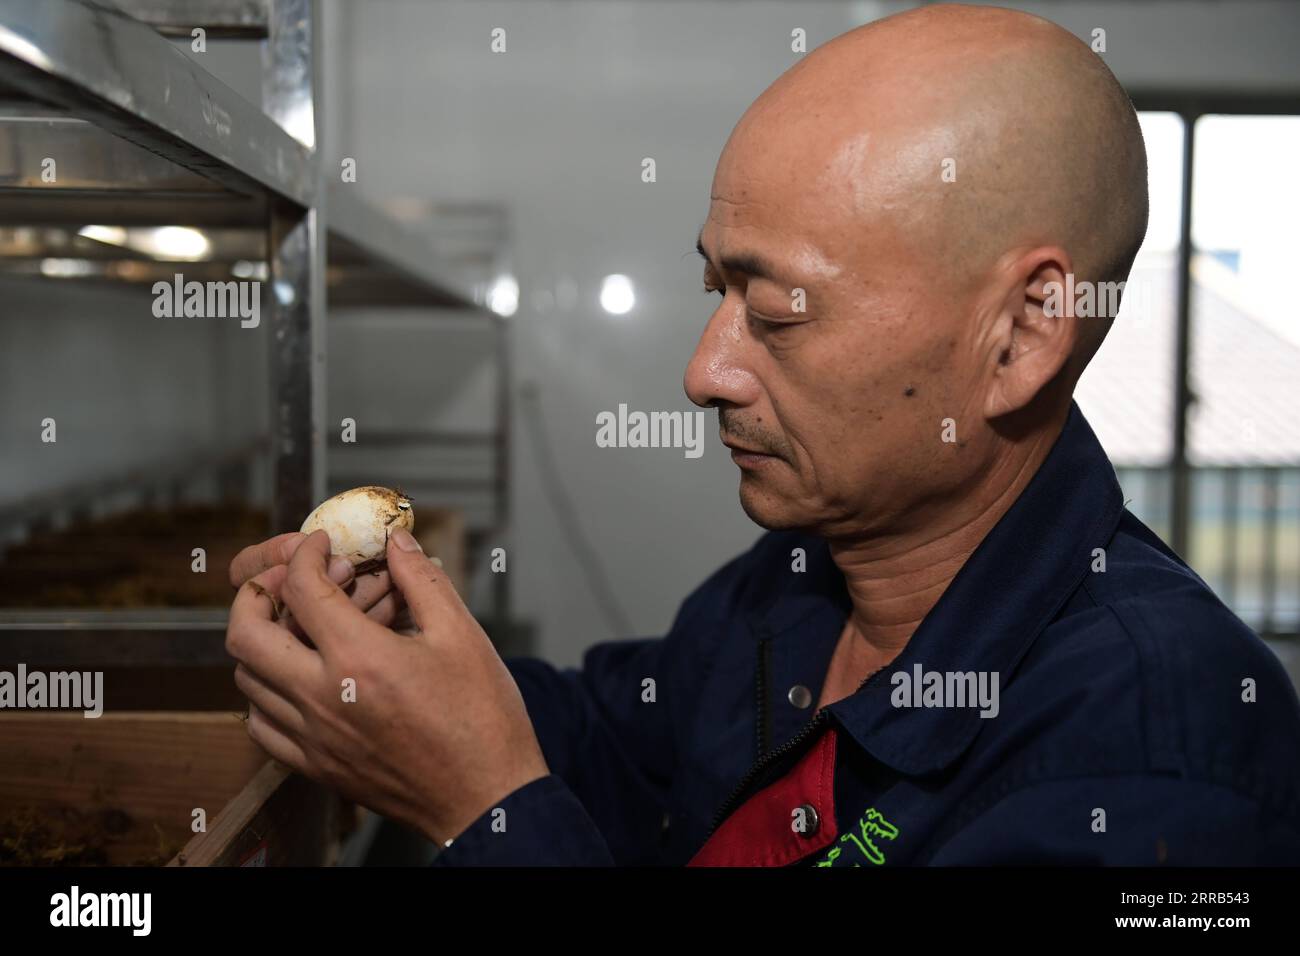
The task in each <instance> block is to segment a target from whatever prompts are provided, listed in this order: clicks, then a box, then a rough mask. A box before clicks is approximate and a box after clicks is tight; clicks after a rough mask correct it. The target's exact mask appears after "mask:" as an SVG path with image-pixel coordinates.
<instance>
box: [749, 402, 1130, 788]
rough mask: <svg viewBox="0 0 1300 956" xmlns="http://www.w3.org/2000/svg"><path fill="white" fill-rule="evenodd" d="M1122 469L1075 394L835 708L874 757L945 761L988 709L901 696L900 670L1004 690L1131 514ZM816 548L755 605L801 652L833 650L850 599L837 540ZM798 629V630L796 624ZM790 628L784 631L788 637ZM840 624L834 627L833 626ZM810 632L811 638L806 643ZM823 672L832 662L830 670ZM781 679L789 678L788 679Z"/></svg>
mask: <svg viewBox="0 0 1300 956" xmlns="http://www.w3.org/2000/svg"><path fill="white" fill-rule="evenodd" d="M1123 510H1124V505H1123V497H1122V494H1121V492H1120V488H1119V483H1118V481H1117V480H1116V477H1115V470H1114V468H1113V466H1112V465H1111V463H1110V460H1109V459H1108V458H1107V457H1106V453H1105V451H1104V450H1103V449H1102V447H1101V444H1100V443H1099V442H1098V441H1097V437H1096V435H1095V434H1094V433H1093V431H1092V428H1091V427H1090V426H1089V425H1088V422H1087V420H1086V419H1085V418H1084V417H1083V413H1082V412H1081V411H1080V410H1079V407H1078V405H1077V404H1076V403H1074V402H1071V403H1070V411H1069V415H1068V416H1067V419H1066V422H1065V425H1064V427H1063V428H1062V430H1061V434H1060V435H1059V436H1058V437H1057V440H1056V442H1055V444H1054V445H1053V446H1052V450H1051V451H1050V452H1049V453H1048V456H1047V458H1046V459H1045V460H1044V462H1043V464H1042V465H1041V466H1040V467H1039V470H1038V472H1037V473H1036V474H1035V475H1034V477H1033V478H1032V479H1030V482H1029V484H1028V485H1027V486H1026V487H1025V490H1024V491H1023V492H1022V493H1021V495H1020V497H1019V498H1018V499H1016V501H1015V503H1014V504H1013V505H1012V506H1011V508H1010V509H1008V511H1007V512H1006V514H1004V515H1003V516H1002V518H1001V519H1000V520H999V521H998V523H997V524H996V525H995V526H994V528H993V530H992V531H990V532H989V533H988V535H987V536H986V537H985V538H984V540H983V541H982V542H981V543H980V545H979V547H977V548H976V550H975V551H974V553H972V555H971V556H970V558H969V559H968V560H967V562H966V564H965V565H963V566H962V568H961V569H960V570H959V571H958V573H957V575H956V576H955V577H954V578H953V580H952V582H951V584H949V586H948V588H947V590H946V591H945V592H944V593H943V595H942V596H941V597H940V599H939V601H938V602H937V603H936V604H935V606H934V607H933V608H932V609H931V611H930V613H929V614H927V615H926V617H925V619H924V620H922V622H921V624H920V626H919V627H918V628H917V630H916V633H915V634H914V635H913V636H912V639H911V640H910V641H909V642H908V644H907V646H906V648H904V650H903V652H902V653H901V654H900V655H899V656H898V657H897V658H896V659H895V660H894V661H893V663H891V664H890V665H889V666H888V667H886V668H885V669H884V670H883V671H881V672H880V673H879V674H877V675H876V676H875V677H874V678H873V679H872V680H871V681H869V682H868V684H867V685H866V686H865V687H863V688H861V689H859V690H858V691H857V692H856V693H855V694H853V695H852V696H850V697H848V698H845V699H844V700H842V701H839V702H837V703H835V704H833V705H831V706H830V707H829V708H828V710H829V711H830V714H831V715H832V717H833V718H834V719H835V720H836V721H837V722H838V723H839V724H840V726H841V727H843V729H844V730H845V731H846V732H847V733H848V734H849V735H850V736H851V737H852V738H853V739H854V740H855V741H856V742H857V743H858V744H859V746H861V747H862V748H863V749H864V750H866V751H867V752H869V753H870V754H871V755H872V756H873V757H875V758H876V759H877V760H879V761H881V762H882V763H884V764H886V765H887V766H890V767H892V768H894V769H895V770H897V771H899V772H900V773H905V774H909V775H910V774H922V773H929V772H932V771H936V770H939V769H942V768H943V767H945V766H947V765H948V764H950V763H951V762H952V761H954V760H955V759H956V758H957V757H958V756H960V755H961V753H962V752H964V751H965V750H966V748H967V747H968V746H969V745H970V743H971V741H973V740H974V739H975V735H976V734H977V733H978V732H979V731H980V729H981V725H982V724H984V723H986V722H988V720H996V718H989V719H988V720H986V719H985V718H982V717H981V716H980V708H979V707H978V706H976V707H929V708H927V707H895V706H893V705H892V704H891V701H890V697H891V694H893V693H894V691H895V684H894V683H893V681H892V679H893V677H894V675H895V674H898V673H899V672H900V671H901V672H905V673H907V674H908V675H909V677H911V676H912V675H914V673H915V667H916V666H917V665H920V666H921V668H922V669H923V671H925V672H930V671H938V672H940V673H947V672H967V671H974V672H976V674H979V673H980V672H986V673H987V674H989V675H990V676H991V675H993V674H996V675H997V678H998V682H999V692H1002V691H1005V689H1006V687H1007V685H1008V684H1009V682H1010V680H1011V677H1012V674H1013V673H1014V671H1015V669H1016V666H1017V665H1018V664H1019V662H1020V660H1021V659H1022V658H1023V657H1024V656H1025V654H1026V653H1027V652H1028V650H1029V648H1030V646H1031V645H1032V644H1033V642H1034V640H1035V639H1036V638H1037V637H1038V635H1039V634H1040V633H1041V632H1042V631H1043V629H1044V628H1045V627H1046V626H1047V624H1048V623H1049V622H1050V621H1051V620H1052V618H1053V617H1055V616H1056V614H1057V613H1058V612H1059V611H1060V609H1061V607H1062V606H1063V605H1064V604H1065V602H1066V601H1067V600H1068V599H1069V597H1070V595H1071V594H1073V593H1074V591H1075V590H1077V588H1078V587H1079V585H1080V583H1081V582H1082V581H1083V579H1084V577H1085V575H1086V574H1087V573H1088V570H1089V567H1090V565H1091V562H1092V559H1093V549H1094V548H1100V547H1104V546H1105V545H1106V543H1107V542H1108V541H1109V540H1110V538H1111V536H1112V535H1113V534H1114V531H1115V528H1116V527H1117V525H1118V523H1119V520H1120V517H1121V515H1122V513H1123ZM801 540H802V541H803V542H806V547H807V548H808V571H809V573H808V574H806V575H785V576H784V578H785V580H786V581H787V582H790V579H791V578H792V577H793V578H794V579H796V580H795V581H794V582H793V583H790V584H789V586H788V587H786V588H785V589H783V590H782V591H781V592H780V593H778V594H777V595H776V597H775V599H774V600H772V601H770V602H769V603H768V604H767V605H766V607H763V608H759V609H756V611H755V612H754V613H753V614H752V615H751V616H750V620H751V626H753V627H754V629H755V630H756V631H757V632H758V633H760V634H763V635H765V636H769V637H774V638H776V640H777V641H778V642H781V643H784V642H785V641H791V640H794V641H797V642H799V643H800V644H802V645H803V647H802V651H801V653H803V654H807V655H809V656H810V657H815V658H817V659H818V664H817V666H818V667H824V665H823V664H821V663H820V662H821V660H823V659H824V661H825V662H826V663H829V660H830V649H831V648H833V645H834V639H835V638H838V636H839V630H840V628H842V626H843V622H844V619H845V617H846V616H847V614H848V611H849V609H850V607H851V605H850V601H849V597H848V592H847V588H846V587H845V584H844V578H843V575H841V574H840V572H839V569H838V567H836V566H835V564H834V562H833V561H832V560H831V558H830V552H829V548H828V546H827V545H826V543H825V542H824V541H822V540H820V539H817V538H806V539H801ZM796 628H797V630H795V629H796ZM783 635H784V638H783V637H782V636H783ZM832 635H833V637H832ZM805 641H807V643H806V644H805V643H804V642H805ZM823 673H824V671H823ZM778 679H779V678H778Z"/></svg>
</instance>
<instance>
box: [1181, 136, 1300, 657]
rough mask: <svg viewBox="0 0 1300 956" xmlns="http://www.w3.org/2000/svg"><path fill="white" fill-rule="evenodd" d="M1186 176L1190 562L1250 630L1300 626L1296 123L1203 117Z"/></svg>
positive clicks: (1299, 146)
mask: <svg viewBox="0 0 1300 956" xmlns="http://www.w3.org/2000/svg"><path fill="white" fill-rule="evenodd" d="M1195 135H1196V144H1195V146H1196V148H1195V157H1196V158H1195V166H1194V171H1193V177H1192V247H1193V255H1192V297H1191V323H1192V326H1191V331H1192V340H1191V369H1190V376H1191V387H1192V393H1193V395H1194V396H1195V399H1196V400H1195V403H1194V404H1193V405H1192V407H1191V409H1190V411H1189V414H1188V457H1189V459H1190V461H1191V462H1192V464H1193V465H1196V466H1198V468H1197V470H1196V472H1195V489H1194V495H1193V509H1194V510H1193V513H1192V542H1191V545H1192V547H1191V559H1192V564H1193V565H1194V566H1195V567H1196V568H1197V570H1198V571H1199V572H1200V573H1201V574H1202V575H1204V576H1205V577H1206V578H1207V580H1209V581H1210V582H1211V583H1212V584H1217V586H1219V587H1221V589H1222V590H1221V592H1220V593H1221V594H1223V596H1224V597H1225V599H1226V600H1229V602H1230V603H1231V604H1232V605H1233V607H1234V610H1236V611H1237V613H1238V614H1240V615H1241V616H1242V617H1243V618H1244V619H1245V620H1246V621H1247V623H1249V624H1251V625H1252V626H1254V627H1256V628H1257V629H1262V630H1274V631H1280V630H1294V629H1295V628H1296V625H1297V620H1298V619H1300V594H1298V593H1297V592H1298V591H1300V509H1298V508H1297V498H1300V418H1298V417H1297V416H1298V415H1300V309H1298V308H1297V306H1296V302H1295V298H1294V294H1293V293H1292V292H1291V289H1290V285H1291V284H1292V283H1293V282H1294V270H1295V261H1296V257H1297V253H1300V238H1297V233H1296V228H1295V223H1296V222H1297V220H1300V183H1297V182H1296V180H1295V177H1293V176H1291V175H1290V174H1289V173H1288V172H1287V171H1286V165H1287V163H1288V160H1289V158H1290V157H1293V156H1295V155H1297V152H1298V151H1300V117H1295V116H1205V117H1202V118H1201V119H1199V120H1198V121H1197V123H1196V133H1195Z"/></svg>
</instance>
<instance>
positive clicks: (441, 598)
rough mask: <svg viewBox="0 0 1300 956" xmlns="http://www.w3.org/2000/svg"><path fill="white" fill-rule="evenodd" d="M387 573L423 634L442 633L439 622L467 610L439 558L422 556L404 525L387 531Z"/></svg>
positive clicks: (442, 622) (422, 553) (443, 630)
mask: <svg viewBox="0 0 1300 956" xmlns="http://www.w3.org/2000/svg"><path fill="white" fill-rule="evenodd" d="M388 573H389V576H390V577H392V579H393V586H394V587H396V588H397V590H398V591H400V592H401V593H402V597H403V598H405V599H406V604H407V606H408V607H409V608H410V609H411V617H413V618H414V619H415V623H416V625H417V626H418V627H419V628H420V630H421V631H424V632H425V633H426V634H439V633H445V632H446V631H448V630H449V629H448V628H446V627H441V628H440V627H439V624H444V625H445V623H446V622H448V621H449V620H453V619H454V618H455V617H456V616H459V615H461V614H465V613H468V612H467V611H466V610H465V605H464V603H463V602H462V601H461V599H460V595H459V594H457V593H456V589H455V588H454V587H452V585H451V579H450V578H448V577H447V575H446V574H445V573H444V572H443V570H442V562H441V561H438V560H437V559H436V558H434V559H430V558H428V557H426V556H425V554H424V552H423V551H422V550H420V545H419V543H418V542H417V541H416V540H415V537H414V536H413V535H412V534H411V533H410V532H409V531H407V530H406V529H405V528H398V529H397V530H396V531H394V532H393V533H392V534H391V535H389V538H388Z"/></svg>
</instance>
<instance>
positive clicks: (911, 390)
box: [903, 385, 916, 398]
mask: <svg viewBox="0 0 1300 956" xmlns="http://www.w3.org/2000/svg"><path fill="white" fill-rule="evenodd" d="M903 394H904V395H906V396H907V397H908V398H911V397H912V396H913V395H915V394H916V389H914V388H913V387H912V386H911V385H909V386H907V388H905V389H903Z"/></svg>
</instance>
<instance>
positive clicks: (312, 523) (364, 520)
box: [302, 485, 415, 573]
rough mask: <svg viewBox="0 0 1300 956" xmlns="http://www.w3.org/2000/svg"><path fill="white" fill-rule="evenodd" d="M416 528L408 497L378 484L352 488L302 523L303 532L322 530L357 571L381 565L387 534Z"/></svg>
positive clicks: (332, 548)
mask: <svg viewBox="0 0 1300 956" xmlns="http://www.w3.org/2000/svg"><path fill="white" fill-rule="evenodd" d="M398 528H405V529H406V530H407V531H414V530H415V510H414V509H413V508H412V507H411V499H410V498H409V497H407V496H406V495H404V494H402V493H401V492H400V491H394V490H393V489H392V488H383V487H380V486H379V485H366V486H364V487H361V488H353V489H352V490H350V491H345V492H343V493H342V494H338V495H335V496H334V497H333V498H330V499H329V500H327V501H324V502H322V503H321V504H320V505H319V506H318V507H317V508H316V510H315V511H313V512H312V513H311V514H309V515H308V516H307V520H306V521H304V522H303V523H302V531H303V533H305V534H311V533H312V532H313V531H324V532H325V533H326V534H328V535H329V538H330V550H331V552H332V553H333V554H337V555H339V556H341V557H344V558H347V559H348V560H349V561H351V562H352V565H353V567H355V568H356V570H357V572H358V573H361V572H363V571H368V570H371V569H372V568H375V567H378V566H379V565H382V564H383V563H384V561H385V558H386V555H387V549H388V537H389V535H391V534H392V533H393V532H394V531H395V530H396V529H398Z"/></svg>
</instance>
